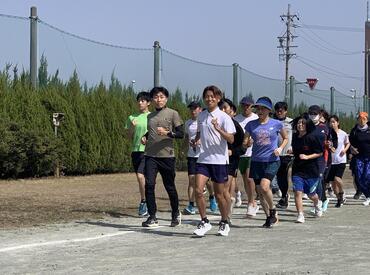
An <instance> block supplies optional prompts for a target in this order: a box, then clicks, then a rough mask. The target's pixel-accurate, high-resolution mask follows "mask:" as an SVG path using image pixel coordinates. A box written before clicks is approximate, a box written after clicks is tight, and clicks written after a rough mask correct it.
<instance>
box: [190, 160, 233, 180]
mask: <svg viewBox="0 0 370 275" xmlns="http://www.w3.org/2000/svg"><path fill="white" fill-rule="evenodd" d="M195 170H196V173H197V174H201V175H203V176H206V177H208V178H210V179H211V180H212V181H213V182H215V183H226V182H227V180H228V178H229V177H228V175H227V172H228V171H227V170H228V169H227V164H205V163H197V164H196V166H195Z"/></svg>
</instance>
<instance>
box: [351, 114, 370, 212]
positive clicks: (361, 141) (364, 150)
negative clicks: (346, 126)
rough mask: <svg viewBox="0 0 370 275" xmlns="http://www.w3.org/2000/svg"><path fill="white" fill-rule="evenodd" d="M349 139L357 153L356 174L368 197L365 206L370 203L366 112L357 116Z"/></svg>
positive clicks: (369, 143)
mask: <svg viewBox="0 0 370 275" xmlns="http://www.w3.org/2000/svg"><path fill="white" fill-rule="evenodd" d="M349 141H350V142H351V145H352V152H353V154H354V155H355V161H356V162H355V164H356V165H355V175H356V178H357V181H358V184H359V187H360V189H361V192H362V193H363V194H364V195H365V197H366V199H365V201H364V202H363V204H364V205H365V206H369V205H370V122H369V115H368V113H366V112H360V113H359V114H358V116H357V124H356V125H355V127H353V129H352V130H351V133H350V135H349Z"/></svg>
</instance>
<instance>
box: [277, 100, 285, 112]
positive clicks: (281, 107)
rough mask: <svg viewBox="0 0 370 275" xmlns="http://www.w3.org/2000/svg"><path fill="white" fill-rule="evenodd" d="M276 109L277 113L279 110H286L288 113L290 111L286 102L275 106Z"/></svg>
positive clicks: (280, 102)
mask: <svg viewBox="0 0 370 275" xmlns="http://www.w3.org/2000/svg"><path fill="white" fill-rule="evenodd" d="M274 109H275V111H276V110H279V109H284V110H285V111H287V110H288V104H287V103H286V102H284V101H279V102H276V103H275V105H274Z"/></svg>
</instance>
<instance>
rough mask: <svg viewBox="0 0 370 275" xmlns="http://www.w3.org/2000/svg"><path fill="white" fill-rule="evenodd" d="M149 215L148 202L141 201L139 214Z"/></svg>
mask: <svg viewBox="0 0 370 275" xmlns="http://www.w3.org/2000/svg"><path fill="white" fill-rule="evenodd" d="M146 215H148V208H147V206H146V202H141V203H140V204H139V216H146Z"/></svg>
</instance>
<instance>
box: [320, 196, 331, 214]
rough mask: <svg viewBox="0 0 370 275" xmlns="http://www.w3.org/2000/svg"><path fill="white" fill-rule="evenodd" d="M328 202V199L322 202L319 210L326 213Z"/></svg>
mask: <svg viewBox="0 0 370 275" xmlns="http://www.w3.org/2000/svg"><path fill="white" fill-rule="evenodd" d="M329 201H330V199H329V198H326V200H324V201H323V202H322V208H321V210H322V212H326V211H327V210H328V206H329Z"/></svg>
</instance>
